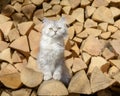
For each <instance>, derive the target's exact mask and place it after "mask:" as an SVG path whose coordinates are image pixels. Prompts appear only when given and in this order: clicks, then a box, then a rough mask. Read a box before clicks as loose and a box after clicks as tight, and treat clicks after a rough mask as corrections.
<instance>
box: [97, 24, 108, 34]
mask: <svg viewBox="0 0 120 96" xmlns="http://www.w3.org/2000/svg"><path fill="white" fill-rule="evenodd" d="M98 27H99V28H100V29H101V30H102V31H105V32H106V31H107V28H108V23H100V24H99V25H98Z"/></svg>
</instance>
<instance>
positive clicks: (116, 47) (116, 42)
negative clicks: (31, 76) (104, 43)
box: [110, 39, 120, 55]
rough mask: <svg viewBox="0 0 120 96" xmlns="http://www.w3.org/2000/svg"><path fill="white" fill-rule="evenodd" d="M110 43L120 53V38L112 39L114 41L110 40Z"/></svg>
mask: <svg viewBox="0 0 120 96" xmlns="http://www.w3.org/2000/svg"><path fill="white" fill-rule="evenodd" d="M110 44H111V45H112V47H113V49H114V50H115V52H116V53H117V54H119V55H120V46H119V44H120V40H119V39H118V40H112V41H110Z"/></svg>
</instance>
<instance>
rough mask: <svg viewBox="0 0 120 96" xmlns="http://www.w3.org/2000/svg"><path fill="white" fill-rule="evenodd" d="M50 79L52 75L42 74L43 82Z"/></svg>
mask: <svg viewBox="0 0 120 96" xmlns="http://www.w3.org/2000/svg"><path fill="white" fill-rule="evenodd" d="M50 79H52V74H44V80H50Z"/></svg>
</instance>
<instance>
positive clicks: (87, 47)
mask: <svg viewBox="0 0 120 96" xmlns="http://www.w3.org/2000/svg"><path fill="white" fill-rule="evenodd" d="M101 50H102V44H101V43H100V41H99V40H98V39H96V38H95V37H93V36H89V37H88V38H87V39H86V41H85V44H84V45H83V51H85V52H87V53H89V54H91V55H95V56H97V55H99V54H101Z"/></svg>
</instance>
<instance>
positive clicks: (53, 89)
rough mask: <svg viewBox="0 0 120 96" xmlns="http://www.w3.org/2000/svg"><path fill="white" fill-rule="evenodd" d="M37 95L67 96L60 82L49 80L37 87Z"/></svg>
mask: <svg viewBox="0 0 120 96" xmlns="http://www.w3.org/2000/svg"><path fill="white" fill-rule="evenodd" d="M37 95H68V91H67V89H66V87H65V86H64V85H63V83H61V82H60V81H57V80H49V81H44V82H43V83H42V84H41V85H40V86H39V88H38V90H37Z"/></svg>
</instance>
